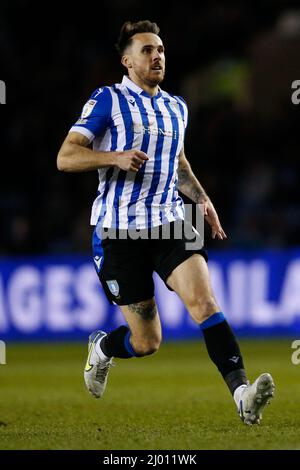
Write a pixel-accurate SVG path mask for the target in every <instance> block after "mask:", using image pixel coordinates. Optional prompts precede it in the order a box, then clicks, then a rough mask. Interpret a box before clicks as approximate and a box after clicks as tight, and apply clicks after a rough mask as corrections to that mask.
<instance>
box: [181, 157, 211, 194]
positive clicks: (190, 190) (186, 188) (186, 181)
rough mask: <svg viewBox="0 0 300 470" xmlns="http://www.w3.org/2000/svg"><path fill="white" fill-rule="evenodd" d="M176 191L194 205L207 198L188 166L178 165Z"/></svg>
mask: <svg viewBox="0 0 300 470" xmlns="http://www.w3.org/2000/svg"><path fill="white" fill-rule="evenodd" d="M178 189H179V190H180V191H181V192H182V193H183V194H185V196H187V197H189V198H190V199H191V200H192V201H194V202H196V203H201V202H203V201H204V200H205V199H207V198H208V196H207V194H206V192H205V191H204V189H203V188H202V186H201V184H200V183H199V181H198V180H197V178H196V176H195V175H194V173H193V172H192V169H191V167H190V166H189V165H188V166H187V165H185V166H182V165H179V168H178Z"/></svg>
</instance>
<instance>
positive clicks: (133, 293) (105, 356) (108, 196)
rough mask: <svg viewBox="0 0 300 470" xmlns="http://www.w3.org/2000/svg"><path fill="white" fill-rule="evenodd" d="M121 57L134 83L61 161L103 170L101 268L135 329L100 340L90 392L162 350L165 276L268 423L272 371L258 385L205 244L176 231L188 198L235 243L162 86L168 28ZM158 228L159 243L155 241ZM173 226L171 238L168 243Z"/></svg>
mask: <svg viewBox="0 0 300 470" xmlns="http://www.w3.org/2000/svg"><path fill="white" fill-rule="evenodd" d="M117 49H118V52H119V53H120V56H121V62H122V64H123V66H124V67H125V68H126V69H127V75H125V76H124V77H123V80H122V82H121V83H120V84H115V85H113V86H104V87H103V88H99V89H97V90H96V91H95V92H94V93H93V94H92V96H91V98H90V99H89V100H88V102H87V103H86V104H85V106H84V108H83V111H82V114H81V117H80V119H79V120H78V121H77V122H76V123H75V125H74V126H73V127H72V128H71V130H70V132H69V134H68V136H67V137H66V139H65V141H64V143H63V145H62V147H61V149H60V151H59V154H58V158H57V166H58V169H59V170H62V171H70V172H81V171H90V170H98V172H99V186H98V196H97V198H96V200H95V202H94V204H93V208H92V216H91V224H92V225H95V231H94V235H93V248H94V262H95V268H96V270H97V273H98V276H99V279H100V281H101V283H102V286H103V289H104V292H105V294H106V296H107V298H108V300H109V302H110V303H114V304H117V305H119V306H120V309H121V311H122V313H123V315H124V318H125V320H126V323H127V325H122V326H120V327H119V328H117V329H115V330H114V331H111V332H110V333H108V334H107V333H106V332H103V331H101V330H97V331H95V332H93V333H91V335H90V337H89V353H88V359H87V363H86V367H85V371H84V378H85V383H86V386H87V388H88V390H89V391H90V393H91V394H92V395H93V396H94V397H96V398H99V397H101V396H102V394H103V392H104V390H105V387H106V382H107V375H108V371H109V368H110V366H111V365H112V358H113V357H118V358H123V359H129V358H132V357H136V358H138V357H142V356H146V355H149V354H153V353H155V352H156V351H157V350H158V348H159V345H160V342H161V324H160V319H159V315H158V312H157V308H156V303H155V298H154V284H153V280H152V274H153V272H154V271H156V272H157V273H158V274H159V276H160V277H161V278H162V279H163V281H164V282H165V284H166V286H167V287H168V288H169V289H170V290H174V291H175V292H176V293H177V294H178V295H179V297H180V298H181V299H182V301H183V302H184V304H185V306H186V308H187V310H188V312H189V314H190V316H191V317H192V318H193V320H194V321H195V322H196V323H197V324H199V326H200V328H201V330H202V332H203V336H204V339H205V344H206V347H207V351H208V354H209V356H210V358H211V360H212V361H213V362H214V363H215V365H216V366H217V368H218V370H219V371H220V373H221V374H222V376H223V378H224V381H225V383H226V384H227V386H228V387H229V390H230V392H231V393H232V395H233V398H234V400H235V402H236V405H237V408H238V413H239V415H240V417H241V419H242V421H243V422H244V423H246V424H249V425H251V424H254V423H259V421H260V418H261V412H262V409H263V408H264V406H265V405H266V404H267V403H268V402H269V399H270V398H271V397H272V396H273V392H274V382H273V379H272V377H271V375H270V374H268V373H264V374H262V375H260V376H259V377H258V378H257V379H256V381H255V382H254V383H253V384H252V385H250V383H249V382H248V380H247V377H246V373H245V369H244V364H243V359H242V355H241V352H240V349H239V346H238V343H237V341H236V338H235V336H234V334H233V332H232V330H231V328H230V326H229V325H228V323H227V321H226V319H225V317H224V314H223V313H222V312H221V311H220V308H219V306H218V304H217V301H216V299H215V297H214V294H213V291H212V287H211V284H210V279H209V271H208V267H207V254H206V252H205V250H204V249H203V248H202V243H201V244H199V243H198V244H197V243H196V244H195V245H193V246H192V247H189V248H188V247H187V238H188V237H187V235H186V232H185V230H183V233H182V236H181V237H178V236H176V233H175V232H176V229H178V227H179V228H183V229H185V227H186V226H187V225H188V224H187V221H185V220H184V219H185V216H184V205H183V201H182V199H181V197H180V196H179V195H178V190H180V191H181V192H182V193H183V194H185V195H186V196H188V197H189V198H190V199H191V200H192V201H194V202H195V203H196V204H199V205H201V207H202V212H203V215H204V218H205V220H206V222H208V224H209V225H210V226H211V230H212V237H213V238H215V237H217V238H218V239H220V240H223V239H224V238H226V234H225V232H224V230H223V228H222V226H221V224H220V221H219V218H218V215H217V213H216V210H215V208H214V206H213V204H212V202H211V200H210V198H209V197H208V195H207V194H206V192H205V190H204V189H203V187H202V186H201V184H200V183H199V181H198V180H197V178H196V177H195V175H194V173H193V172H192V169H191V166H190V164H189V162H188V160H187V158H186V156H185V152H184V134H185V129H186V126H187V115H188V111H187V105H186V103H185V101H184V100H183V99H182V98H181V97H179V96H174V95H171V94H169V93H167V92H165V91H163V90H162V89H161V88H160V87H159V84H160V83H161V82H162V80H163V78H164V74H165V49H164V45H163V42H162V40H161V38H160V37H159V28H158V26H157V25H156V23H151V22H150V21H139V22H137V23H132V22H129V21H128V22H126V23H125V24H124V25H123V27H122V29H121V32H120V37H119V40H118V43H117ZM91 143H93V149H91V148H89V146H90V144H91ZM154 228H156V229H157V228H158V237H154V236H152V231H153V229H154ZM165 228H167V229H169V235H170V236H168V237H166V236H163V229H165ZM133 230H134V231H135V234H139V235H140V236H139V237H137V236H132V233H133ZM145 233H146V234H148V235H149V236H148V237H145V236H144V235H145ZM124 234H125V236H124ZM194 237H195V241H196V242H197V241H199V240H200V238H201V237H200V235H199V233H198V232H197V231H194Z"/></svg>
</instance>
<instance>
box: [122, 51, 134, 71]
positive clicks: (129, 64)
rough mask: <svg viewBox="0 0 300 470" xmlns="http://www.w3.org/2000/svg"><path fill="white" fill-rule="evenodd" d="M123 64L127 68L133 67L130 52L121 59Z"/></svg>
mask: <svg viewBox="0 0 300 470" xmlns="http://www.w3.org/2000/svg"><path fill="white" fill-rule="evenodd" d="M121 64H122V65H124V67H126V68H127V69H131V68H132V62H131V57H130V55H129V54H125V55H123V57H122V59H121Z"/></svg>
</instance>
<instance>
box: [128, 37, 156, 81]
mask: <svg viewBox="0 0 300 470" xmlns="http://www.w3.org/2000/svg"><path fill="white" fill-rule="evenodd" d="M124 58H125V60H123V61H122V62H123V64H124V65H125V66H126V67H127V68H128V71H129V73H130V74H131V75H132V77H133V78H137V79H138V81H140V82H144V83H146V84H147V85H149V86H156V85H158V84H159V83H160V82H161V81H162V80H163V78H164V75H165V49H164V46H163V43H162V40H161V39H160V37H159V36H157V35H156V34H153V33H137V34H135V35H134V36H133V37H132V44H131V46H130V47H129V48H128V51H126V52H125V54H124V57H123V59H124Z"/></svg>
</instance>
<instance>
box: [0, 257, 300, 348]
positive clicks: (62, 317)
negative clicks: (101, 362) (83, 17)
mask: <svg viewBox="0 0 300 470" xmlns="http://www.w3.org/2000/svg"><path fill="white" fill-rule="evenodd" d="M209 256H210V261H209V269H210V274H211V281H212V285H213V288H214V292H215V295H216V298H217V300H218V303H219V305H220V308H221V310H222V311H223V312H224V314H225V316H226V317H227V319H228V321H229V322H230V324H231V326H232V327H233V329H234V331H235V332H236V333H237V334H238V335H240V336H241V335H252V336H261V335H263V336H267V335H292V336H294V337H297V336H298V337H300V250H288V251H281V252H279V251H259V252H253V251H252V252H247V251H246V252H232V251H226V252H213V251H212V252H210V253H209ZM154 279H155V296H156V301H157V305H158V310H159V313H160V317H161V321H162V327H163V336H164V339H189V338H197V337H199V336H201V333H200V331H199V327H198V326H197V325H196V324H195V323H194V322H193V320H192V319H191V318H190V317H189V315H188V313H187V311H186V309H185V307H184V305H183V304H182V302H181V300H180V299H179V298H178V296H177V295H176V294H175V293H174V292H171V291H169V290H168V289H167V288H166V286H165V285H164V283H163V282H162V281H161V280H160V278H159V277H158V276H156V275H154ZM121 324H124V320H123V317H122V314H121V312H120V309H119V308H118V307H117V306H111V305H110V304H109V303H108V302H107V300H106V298H105V296H104V294H103V291H102V287H101V285H100V283H99V281H98V278H97V275H96V272H95V269H94V266H93V261H92V260H91V259H90V258H88V257H80V256H68V257H55V256H54V257H45V256H42V257H34V258H33V257H32V258H25V257H23V258H5V259H4V258H2V260H1V261H0V339H1V340H41V341H42V340H46V339H47V340H57V339H70V340H73V339H84V338H87V336H88V334H89V333H90V332H91V331H93V330H95V329H97V328H101V329H104V330H105V331H111V330H112V329H114V328H116V327H117V326H119V325H121Z"/></svg>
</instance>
